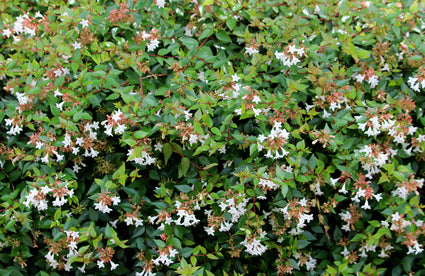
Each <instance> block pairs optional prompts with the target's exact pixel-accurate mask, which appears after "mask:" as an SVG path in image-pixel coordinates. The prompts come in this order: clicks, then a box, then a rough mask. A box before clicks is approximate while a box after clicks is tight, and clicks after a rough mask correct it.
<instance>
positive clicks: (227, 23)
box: [226, 18, 237, 30]
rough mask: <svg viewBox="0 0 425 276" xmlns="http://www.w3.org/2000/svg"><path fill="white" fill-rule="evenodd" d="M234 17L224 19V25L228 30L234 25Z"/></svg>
mask: <svg viewBox="0 0 425 276" xmlns="http://www.w3.org/2000/svg"><path fill="white" fill-rule="evenodd" d="M236 22H237V21H236V19H234V18H230V19H229V20H227V21H226V25H227V27H228V28H229V29H230V30H233V28H234V27H235V26H236Z"/></svg>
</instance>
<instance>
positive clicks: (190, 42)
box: [180, 37, 199, 52]
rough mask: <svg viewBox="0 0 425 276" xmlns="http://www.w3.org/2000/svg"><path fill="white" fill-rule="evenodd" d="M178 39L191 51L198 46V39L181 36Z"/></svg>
mask: <svg viewBox="0 0 425 276" xmlns="http://www.w3.org/2000/svg"><path fill="white" fill-rule="evenodd" d="M180 40H181V42H182V43H183V45H184V46H186V48H187V49H188V50H189V51H191V52H195V51H196V49H197V48H198V46H199V43H198V41H197V40H196V39H194V38H190V37H182V38H180Z"/></svg>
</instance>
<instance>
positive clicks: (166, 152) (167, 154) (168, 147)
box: [162, 143, 173, 165]
mask: <svg viewBox="0 0 425 276" xmlns="http://www.w3.org/2000/svg"><path fill="white" fill-rule="evenodd" d="M162 152H163V154H164V163H165V165H167V163H168V159H170V156H171V154H172V153H173V147H172V146H171V145H170V144H169V143H167V144H165V145H164V147H163V148H162Z"/></svg>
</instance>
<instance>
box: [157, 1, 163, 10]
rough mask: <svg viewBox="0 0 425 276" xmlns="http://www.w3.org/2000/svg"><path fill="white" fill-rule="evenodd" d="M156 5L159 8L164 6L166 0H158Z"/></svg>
mask: <svg viewBox="0 0 425 276" xmlns="http://www.w3.org/2000/svg"><path fill="white" fill-rule="evenodd" d="M156 5H157V7H158V8H164V6H165V0H156Z"/></svg>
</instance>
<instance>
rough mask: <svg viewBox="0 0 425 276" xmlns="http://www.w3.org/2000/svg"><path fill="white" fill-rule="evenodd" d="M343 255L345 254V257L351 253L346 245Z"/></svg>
mask: <svg viewBox="0 0 425 276" xmlns="http://www.w3.org/2000/svg"><path fill="white" fill-rule="evenodd" d="M341 255H343V256H344V257H345V256H348V255H350V251H348V249H347V247H346V246H344V251H342V252H341Z"/></svg>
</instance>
